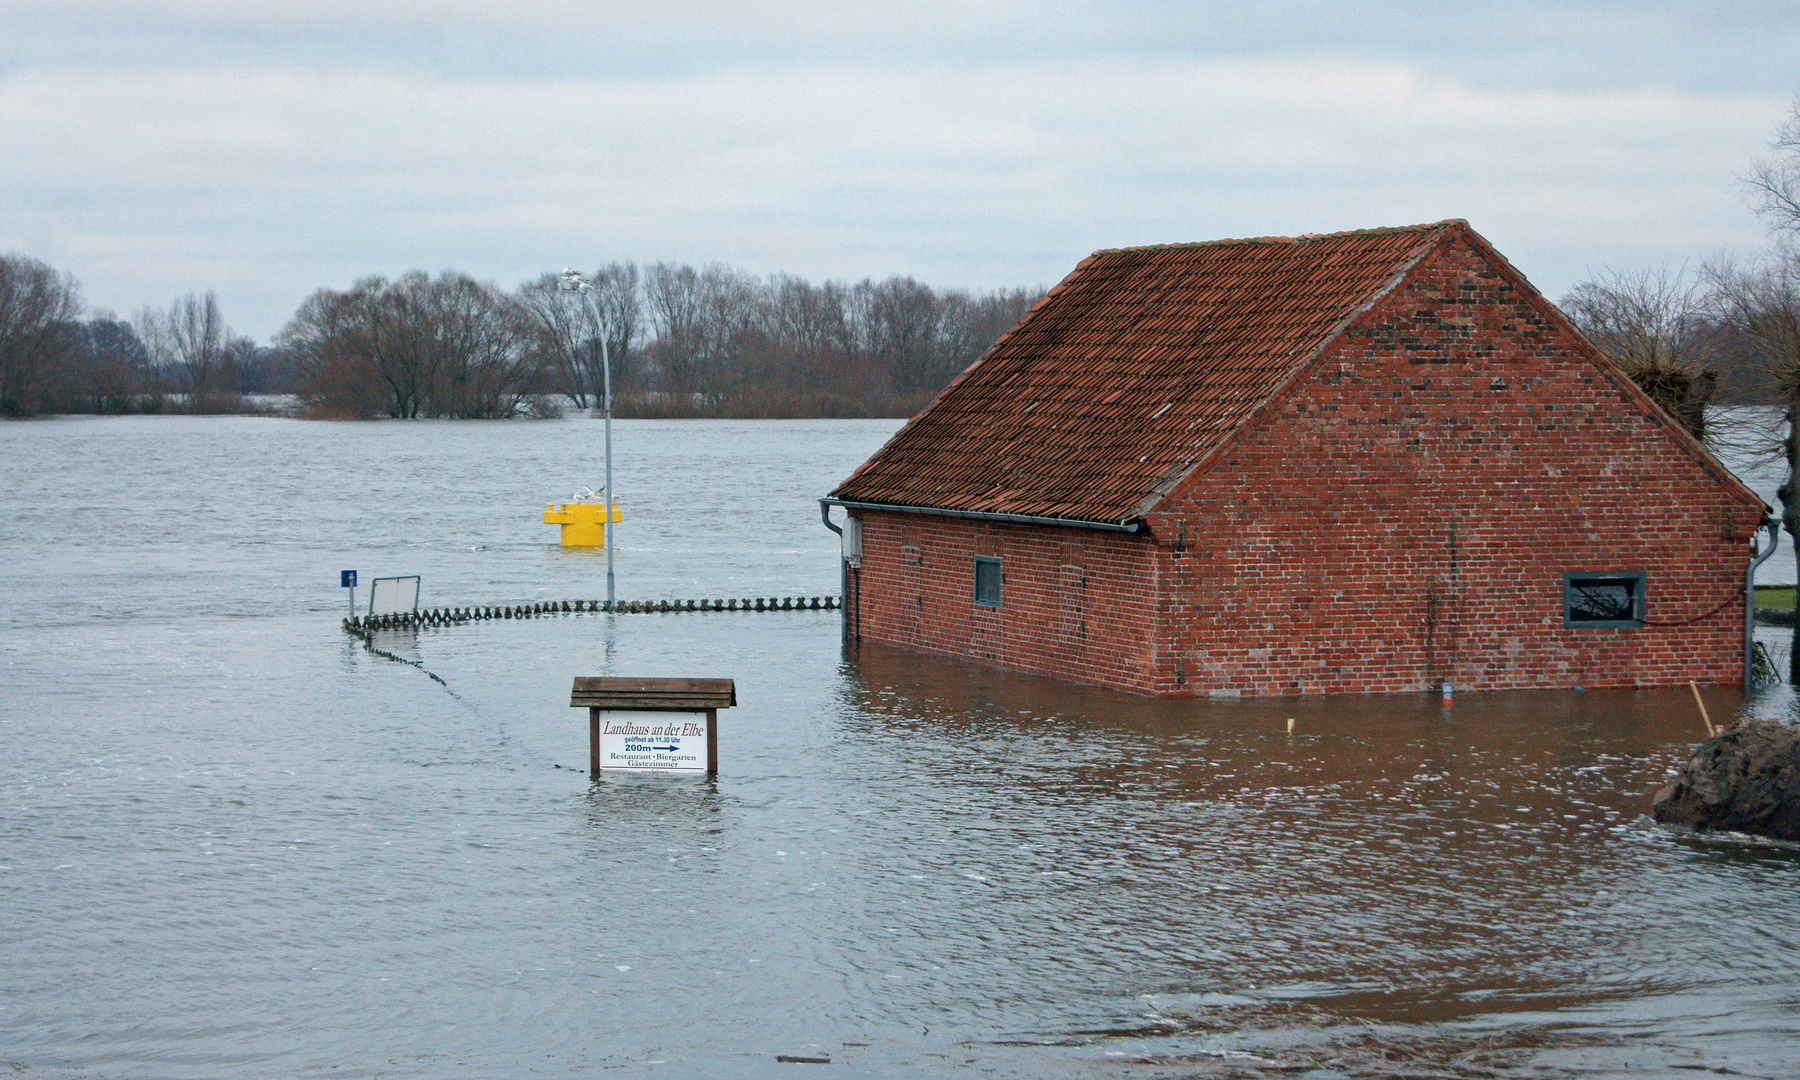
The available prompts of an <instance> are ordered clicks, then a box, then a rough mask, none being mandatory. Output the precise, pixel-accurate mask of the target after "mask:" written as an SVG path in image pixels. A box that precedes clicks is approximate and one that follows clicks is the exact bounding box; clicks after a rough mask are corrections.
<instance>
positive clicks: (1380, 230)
mask: <svg viewBox="0 0 1800 1080" xmlns="http://www.w3.org/2000/svg"><path fill="white" fill-rule="evenodd" d="M1457 225H1461V226H1463V227H1464V228H1467V227H1468V225H1469V222H1468V219H1467V218H1445V219H1444V220H1442V221H1431V222H1424V223H1421V224H1418V225H1382V226H1377V227H1376V228H1373V229H1346V230H1344V231H1343V232H1333V233H1302V234H1300V235H1299V236H1244V237H1227V238H1224V239H1221V240H1194V241H1187V242H1183V243H1175V244H1139V245H1135V246H1132V247H1116V248H1100V249H1099V250H1097V251H1095V252H1094V255H1113V254H1119V253H1123V252H1127V251H1169V250H1172V249H1177V248H1212V247H1229V246H1231V245H1233V244H1299V243H1305V242H1309V241H1314V240H1342V239H1344V238H1346V237H1352V236H1394V235H1397V234H1399V233H1421V234H1423V233H1428V232H1431V231H1433V230H1434V229H1447V228H1451V227H1453V226H1457ZM1092 257H1093V256H1089V258H1092Z"/></svg>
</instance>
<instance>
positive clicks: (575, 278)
mask: <svg viewBox="0 0 1800 1080" xmlns="http://www.w3.org/2000/svg"><path fill="white" fill-rule="evenodd" d="M562 278H563V280H562V287H563V288H565V289H568V290H571V291H573V292H577V293H580V294H581V296H582V298H583V299H584V300H586V301H588V302H590V303H592V304H593V305H594V322H595V324H596V325H597V326H599V328H600V373H601V380H602V382H603V383H604V385H603V387H602V391H603V396H602V401H603V403H604V407H605V412H606V509H605V510H603V511H602V512H601V515H602V516H601V521H602V522H603V523H604V528H605V530H606V606H607V609H608V610H611V608H612V606H613V600H614V599H615V598H614V595H613V548H614V547H615V546H616V545H617V542H618V537H617V534H616V533H615V532H614V530H613V505H614V502H613V479H612V359H611V358H610V357H609V356H607V354H606V314H605V312H603V311H601V310H600V301H599V299H598V298H597V297H595V296H594V295H593V294H594V293H595V292H596V291H597V290H595V288H594V283H593V282H591V281H589V280H588V279H587V278H585V277H582V276H581V274H579V273H577V272H576V270H575V268H574V267H572V266H565V267H563V272H562Z"/></svg>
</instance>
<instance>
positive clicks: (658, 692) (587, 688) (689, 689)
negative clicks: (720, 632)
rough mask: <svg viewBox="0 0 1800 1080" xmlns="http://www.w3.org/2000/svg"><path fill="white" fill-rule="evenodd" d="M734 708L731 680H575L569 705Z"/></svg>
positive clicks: (642, 709) (734, 686) (628, 708)
mask: <svg viewBox="0 0 1800 1080" xmlns="http://www.w3.org/2000/svg"><path fill="white" fill-rule="evenodd" d="M736 704H737V684H736V683H735V682H734V681H732V680H731V679H623V678H616V677H614V676H610V675H601V676H591V677H590V676H578V677H577V678H576V679H575V688H574V690H573V691H571V692H570V695H569V705H570V706H571V707H573V708H577V709H588V708H592V709H615V710H620V711H636V712H699V711H701V710H703V709H729V708H730V707H732V706H733V705H736Z"/></svg>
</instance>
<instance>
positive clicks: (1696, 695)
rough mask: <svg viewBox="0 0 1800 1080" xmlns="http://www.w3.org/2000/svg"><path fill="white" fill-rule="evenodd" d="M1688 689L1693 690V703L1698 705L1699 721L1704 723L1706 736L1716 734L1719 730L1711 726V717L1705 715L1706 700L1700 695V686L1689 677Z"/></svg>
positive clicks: (1709, 736)
mask: <svg viewBox="0 0 1800 1080" xmlns="http://www.w3.org/2000/svg"><path fill="white" fill-rule="evenodd" d="M1688 689H1689V690H1692V691H1693V692H1694V704H1696V705H1698V706H1700V722H1701V723H1703V724H1705V725H1706V735H1707V737H1708V738H1711V737H1712V736H1714V735H1717V734H1718V733H1719V732H1718V730H1717V729H1716V728H1714V727H1713V722H1712V717H1710V716H1708V715H1706V702H1705V701H1704V700H1702V699H1701V697H1700V687H1699V686H1697V685H1695V683H1694V680H1692V679H1689V680H1688Z"/></svg>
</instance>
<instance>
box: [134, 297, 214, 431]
mask: <svg viewBox="0 0 1800 1080" xmlns="http://www.w3.org/2000/svg"><path fill="white" fill-rule="evenodd" d="M136 324H137V332H138V336H139V337H140V338H142V339H143V341H144V344H145V346H146V347H148V348H149V350H150V355H151V357H152V358H153V359H154V360H155V361H156V362H157V363H158V364H161V365H162V366H164V367H166V368H169V369H171V370H174V371H176V372H178V373H179V374H180V376H181V378H182V381H183V383H184V384H185V385H186V387H187V390H188V395H189V397H188V411H189V412H196V413H204V412H214V411H217V410H218V408H220V407H221V406H222V405H223V404H224V401H223V399H225V398H228V397H229V398H236V396H237V394H236V390H235V377H234V373H233V370H232V354H231V352H230V350H229V349H228V347H227V346H228V343H229V342H230V339H231V337H232V332H231V327H229V326H227V325H225V316H224V314H223V313H221V312H220V310H219V298H218V296H217V294H215V293H214V292H213V291H212V290H211V289H208V290H206V294H205V295H204V296H202V295H199V294H197V293H194V292H192V291H189V292H188V294H187V295H186V296H178V297H176V298H175V301H174V302H173V303H171V304H170V305H169V309H168V310H167V311H159V310H156V309H154V308H145V309H144V310H143V311H141V312H139V313H138V317H137V320H136Z"/></svg>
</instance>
